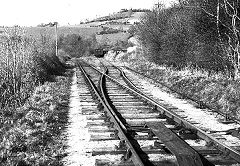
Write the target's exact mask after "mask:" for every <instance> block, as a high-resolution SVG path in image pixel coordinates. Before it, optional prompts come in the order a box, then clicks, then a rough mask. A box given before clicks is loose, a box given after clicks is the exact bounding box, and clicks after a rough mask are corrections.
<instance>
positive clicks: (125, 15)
mask: <svg viewBox="0 0 240 166" xmlns="http://www.w3.org/2000/svg"><path fill="white" fill-rule="evenodd" d="M149 11H150V10H149V9H129V10H128V9H122V10H121V11H119V12H117V13H114V14H109V15H108V16H103V17H99V18H96V19H93V20H91V21H87V22H84V23H85V24H88V23H92V22H104V21H113V20H115V21H116V20H120V19H126V18H131V17H132V15H134V14H135V13H144V12H149ZM84 23H82V24H84Z"/></svg>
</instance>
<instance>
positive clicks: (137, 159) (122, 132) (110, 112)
mask: <svg viewBox="0 0 240 166" xmlns="http://www.w3.org/2000/svg"><path fill="white" fill-rule="evenodd" d="M78 66H79V68H80V69H81V71H82V72H83V74H84V77H85V78H86V79H87V81H88V83H89V84H90V86H91V88H92V90H93V91H94V93H95V94H96V96H97V98H98V99H99V101H100V103H101V104H102V106H103V107H104V109H105V110H106V111H107V113H108V115H109V116H110V117H111V120H112V121H113V122H114V125H115V126H116V128H117V129H118V136H119V137H120V139H121V140H124V141H125V143H126V144H127V146H128V150H127V152H128V154H129V155H130V156H132V157H130V158H131V159H132V161H133V163H134V164H135V165H138V166H144V165H146V164H145V161H143V160H142V158H141V157H140V156H139V155H138V153H137V151H136V150H135V147H134V146H133V145H132V143H131V141H130V139H129V138H128V136H127V135H126V133H127V131H126V130H127V129H126V127H125V126H124V125H123V124H122V122H121V120H119V118H118V117H117V115H116V114H115V113H114V111H113V110H112V109H111V107H110V105H109V103H108V102H107V100H106V97H105V95H104V93H105V92H104V89H103V86H102V85H103V82H104V79H105V73H106V72H107V70H105V72H104V73H102V74H101V77H100V89H101V92H102V95H103V96H102V97H103V99H102V97H101V95H100V93H99V92H98V90H97V89H96V87H95V85H94V83H93V82H92V81H91V79H90V78H89V77H88V75H87V73H86V72H85V70H84V69H83V67H82V66H81V65H80V64H78Z"/></svg>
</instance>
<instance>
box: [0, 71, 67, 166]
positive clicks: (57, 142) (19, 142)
mask: <svg viewBox="0 0 240 166" xmlns="http://www.w3.org/2000/svg"><path fill="white" fill-rule="evenodd" d="M70 76H71V73H69V74H68V77H62V76H61V77H57V79H56V82H52V83H50V82H47V83H45V84H44V85H42V86H39V87H37V88H36V90H35V91H34V93H33V95H32V97H31V98H30V100H29V101H28V102H27V103H25V105H24V106H22V107H19V108H17V109H12V110H11V111H10V112H9V111H8V113H7V114H1V116H0V117H1V119H0V122H1V125H0V126H1V129H0V163H1V164H2V165H5V166H13V165H24V166H28V165H29V166H30V165H38V166H40V165H41V166H43V165H52V166H54V165H55V166H61V165H63V163H62V162H61V159H62V158H63V157H64V156H65V155H66V154H65V151H64V149H65V144H64V140H65V138H63V136H62V132H63V131H64V128H65V127H66V124H67V121H68V119H67V113H68V103H69V101H68V99H69V95H70V94H69V88H70V83H71V80H70ZM1 164H0V165H1Z"/></svg>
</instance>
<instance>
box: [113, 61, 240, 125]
mask: <svg viewBox="0 0 240 166" xmlns="http://www.w3.org/2000/svg"><path fill="white" fill-rule="evenodd" d="M109 63H110V62H109ZM124 67H125V68H126V69H128V70H130V71H132V72H135V73H137V74H140V75H142V76H144V77H145V78H147V79H150V80H152V81H154V82H156V83H158V84H160V85H162V86H164V87H166V88H168V89H169V90H171V91H172V92H174V93H177V94H179V95H181V96H184V98H186V99H189V100H191V101H193V102H195V103H197V104H198V105H200V107H201V106H203V107H204V108H207V109H209V110H211V111H213V112H216V113H218V114H219V115H221V116H223V117H226V114H224V113H223V112H221V111H218V110H216V109H215V108H213V107H211V106H209V105H208V104H207V103H203V102H202V101H198V100H196V99H194V98H193V97H189V96H186V95H185V94H183V93H181V92H179V91H177V90H175V89H173V88H171V87H170V86H168V85H166V84H164V83H162V82H160V81H157V80H155V79H153V78H151V77H149V76H147V75H145V74H142V73H141V72H138V71H135V70H133V69H131V68H129V67H127V66H124ZM228 118H229V120H232V121H234V122H236V123H238V124H240V120H239V119H237V118H235V117H233V116H229V117H228Z"/></svg>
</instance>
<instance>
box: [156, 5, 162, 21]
mask: <svg viewBox="0 0 240 166" xmlns="http://www.w3.org/2000/svg"><path fill="white" fill-rule="evenodd" d="M155 6H156V7H157V25H158V16H159V10H160V6H161V4H160V2H159V1H158V3H157V4H155Z"/></svg>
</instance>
